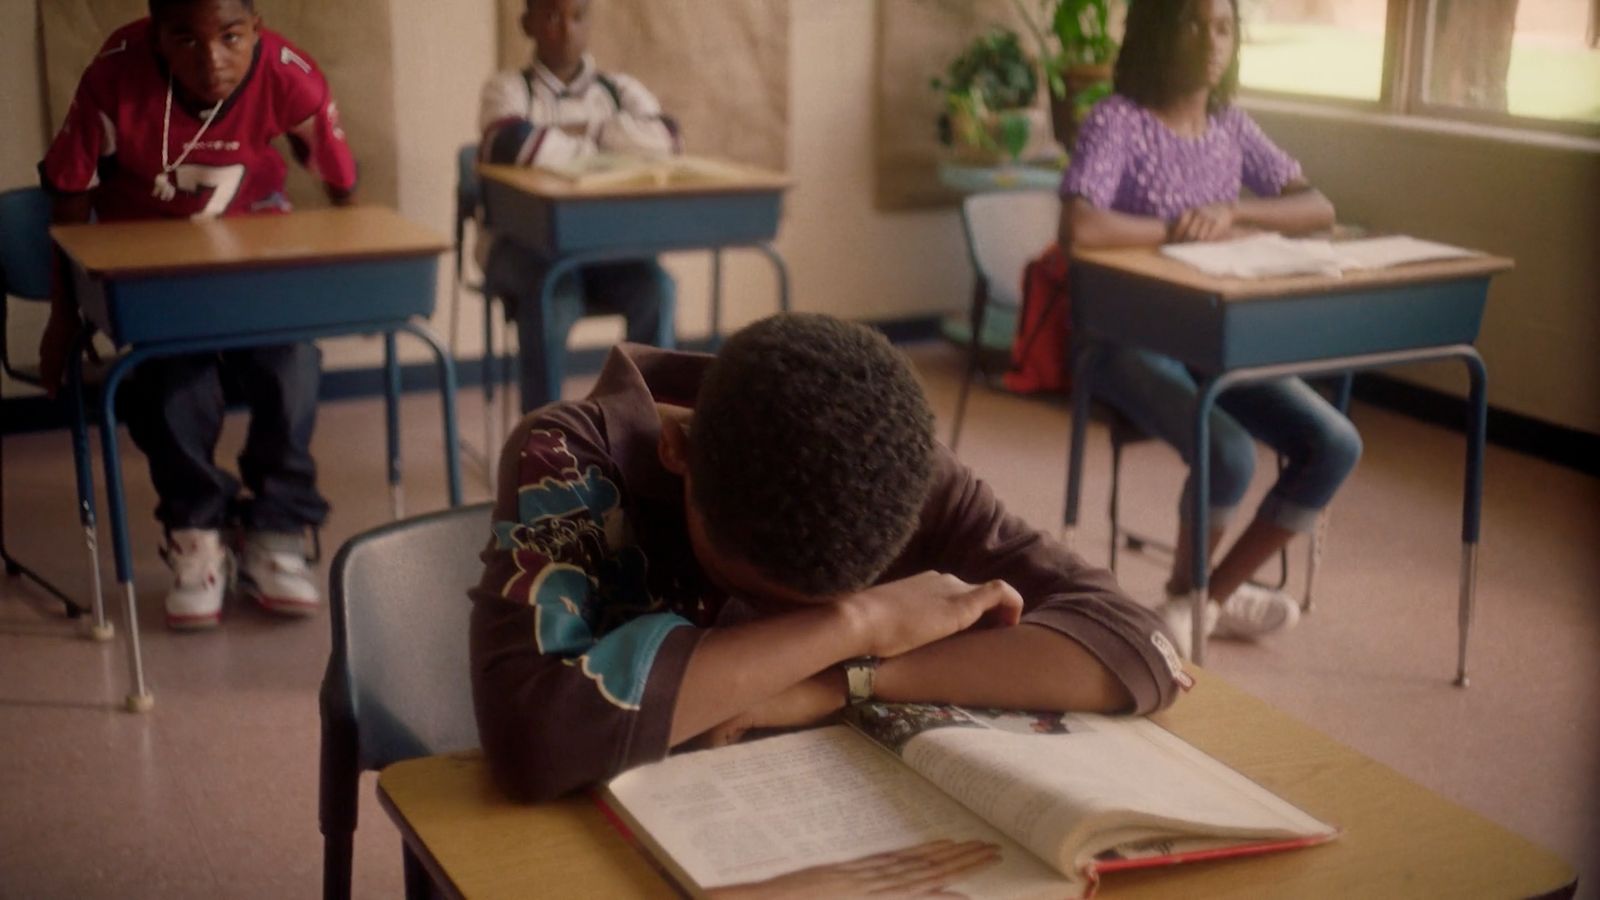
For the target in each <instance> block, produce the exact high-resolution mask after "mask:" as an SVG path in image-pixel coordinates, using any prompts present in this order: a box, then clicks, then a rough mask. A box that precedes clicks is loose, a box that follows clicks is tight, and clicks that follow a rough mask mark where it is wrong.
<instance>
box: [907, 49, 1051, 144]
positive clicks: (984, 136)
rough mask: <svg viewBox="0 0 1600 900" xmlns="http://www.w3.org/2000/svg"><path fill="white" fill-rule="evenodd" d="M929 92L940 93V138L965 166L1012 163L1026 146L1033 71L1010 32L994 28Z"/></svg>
mask: <svg viewBox="0 0 1600 900" xmlns="http://www.w3.org/2000/svg"><path fill="white" fill-rule="evenodd" d="M933 88H934V89H935V90H938V91H943V92H944V97H945V111H944V114H943V115H942V116H940V119H939V132H940V139H941V140H942V141H943V142H944V143H945V144H946V145H949V146H952V147H954V148H955V151H956V156H957V158H958V159H961V160H963V161H965V162H973V163H981V164H989V163H995V162H1001V161H1005V160H1013V161H1014V160H1015V159H1016V158H1017V157H1018V156H1020V155H1021V154H1022V151H1023V149H1024V148H1025V147H1026V146H1027V144H1028V139H1029V137H1030V133H1031V124H1030V118H1029V113H1030V108H1031V107H1032V105H1033V101H1034V97H1036V96H1037V95H1038V92H1039V78H1038V72H1037V70H1036V69H1035V67H1034V62H1033V60H1031V59H1029V58H1028V56H1027V54H1026V53H1024V52H1023V50H1022V43H1021V40H1020V39H1019V38H1018V37H1017V34H1016V32H1014V31H1010V30H1008V29H1004V28H994V29H991V30H989V31H987V32H985V33H984V34H982V35H979V36H978V37H977V38H975V39H974V40H973V41H972V43H971V44H969V45H968V46H967V48H966V49H965V50H964V51H962V53H961V55H960V56H957V57H956V58H955V59H954V60H951V62H950V65H949V66H947V67H946V69H945V73H944V75H943V76H941V77H938V78H935V79H933Z"/></svg>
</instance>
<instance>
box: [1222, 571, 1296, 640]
mask: <svg viewBox="0 0 1600 900" xmlns="http://www.w3.org/2000/svg"><path fill="white" fill-rule="evenodd" d="M1299 621H1300V604H1299V603H1297V602H1295V599H1294V598H1293V597H1291V596H1289V595H1288V594H1285V593H1284V592H1283V591H1275V590H1272V589H1271V588H1264V587H1258V586H1256V585H1253V584H1250V583H1248V582H1247V583H1245V584H1242V585H1240V586H1239V589H1238V590H1236V591H1234V592H1233V595H1232V596H1230V597H1229V598H1228V599H1227V600H1225V601H1223V603H1222V616H1221V617H1220V618H1219V619H1218V620H1217V632H1216V634H1217V637H1220V638H1231V639H1232V640H1236V641H1253V640H1255V639H1256V638H1258V637H1262V636H1264V635H1269V634H1274V633H1276V632H1279V631H1288V630H1289V629H1291V628H1293V627H1294V626H1295V623H1296V622H1299Z"/></svg>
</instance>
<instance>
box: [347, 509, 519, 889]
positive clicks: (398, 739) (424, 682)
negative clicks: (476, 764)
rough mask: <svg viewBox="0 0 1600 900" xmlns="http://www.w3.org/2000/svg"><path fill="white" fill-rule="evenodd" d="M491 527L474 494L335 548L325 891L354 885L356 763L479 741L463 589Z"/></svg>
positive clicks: (369, 766)
mask: <svg viewBox="0 0 1600 900" xmlns="http://www.w3.org/2000/svg"><path fill="white" fill-rule="evenodd" d="M489 526H490V504H488V503H480V504H477V505H474V506H465V507H460V508H457V509H450V510H445V511H443V512H437V513H432V514H429V515H425V516H418V517H416V518H412V519H406V520H403V521H400V522H395V523H392V524H389V525H384V526H382V527H380V528H375V529H373V530H371V531H368V532H364V533H362V534H358V535H356V536H355V537H353V538H351V539H350V540H348V541H346V542H345V544H344V546H342V547H340V548H339V552H338V554H337V555H336V556H335V557H334V560H333V568H332V570H331V573H330V575H329V581H330V583H331V591H330V594H331V602H330V613H331V618H332V624H333V647H332V649H331V651H330V652H329V656H328V670H327V674H326V675H325V676H324V678H323V681H322V698H321V699H322V772H321V808H320V819H321V825H322V833H323V837H324V859H323V870H324V872H323V892H324V895H325V896H330V897H348V896H349V895H350V851H351V846H352V844H351V841H352V837H353V834H354V831H355V827H356V810H357V806H358V803H357V800H358V795H357V791H358V787H359V779H360V775H361V773H362V772H364V771H369V770H374V769H381V768H383V767H385V766H387V765H389V764H391V763H395V762H399V761H400V760H404V759H411V758H413V757H417V756H427V755H430V754H435V753H447V752H453V751H457V750H467V749H471V748H473V747H476V746H478V726H477V720H476V718H475V716H474V714H473V707H472V686H471V680H470V677H469V672H468V665H469V663H468V652H467V625H468V619H469V617H470V614H471V603H470V602H469V601H468V600H467V596H466V594H467V590H468V588H470V587H471V586H472V585H474V584H476V583H477V581H478V579H479V576H480V575H481V574H482V572H483V564H482V563H481V562H480V561H479V559H478V556H479V554H480V553H481V552H482V550H483V548H484V546H485V545H486V543H487V542H488V539H489V535H490V528H489Z"/></svg>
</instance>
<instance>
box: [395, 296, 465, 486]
mask: <svg viewBox="0 0 1600 900" xmlns="http://www.w3.org/2000/svg"><path fill="white" fill-rule="evenodd" d="M401 328H402V329H403V330H405V331H408V332H410V333H411V334H414V335H416V336H417V337H418V338H420V339H421V340H422V342H423V343H425V344H427V345H428V346H429V347H430V348H432V350H433V357H434V361H435V365H436V366H437V368H438V374H439V400H440V405H441V406H442V407H443V410H444V469H445V481H446V484H447V485H448V486H449V490H450V505H451V506H460V505H461V503H462V500H461V456H460V452H459V451H460V447H461V445H460V443H458V440H457V433H456V432H457V427H456V363H455V359H454V358H453V357H451V356H450V351H449V350H448V349H446V347H445V345H444V344H442V343H440V342H439V338H438V337H437V336H435V335H434V333H433V332H432V331H430V330H429V329H427V328H426V327H424V326H422V325H419V324H417V323H416V322H407V323H406V324H404V325H402V326H401ZM391 337H392V334H391Z"/></svg>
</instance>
